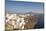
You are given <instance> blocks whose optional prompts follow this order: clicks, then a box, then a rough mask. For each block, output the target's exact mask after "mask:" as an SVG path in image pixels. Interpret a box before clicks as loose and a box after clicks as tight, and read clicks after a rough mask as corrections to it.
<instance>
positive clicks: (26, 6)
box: [6, 1, 43, 13]
mask: <svg viewBox="0 0 46 31" xmlns="http://www.w3.org/2000/svg"><path fill="white" fill-rule="evenodd" d="M6 12H11V13H14V12H16V13H26V12H36V13H43V3H38V2H18V1H6Z"/></svg>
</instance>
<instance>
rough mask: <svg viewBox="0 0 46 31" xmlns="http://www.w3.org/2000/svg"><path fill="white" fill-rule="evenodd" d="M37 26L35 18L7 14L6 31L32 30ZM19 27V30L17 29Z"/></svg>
mask: <svg viewBox="0 0 46 31" xmlns="http://www.w3.org/2000/svg"><path fill="white" fill-rule="evenodd" d="M36 24H37V18H36V17H35V16H31V15H29V14H27V15H16V14H8V15H7V14H6V24H5V25H6V30H9V29H10V30H13V29H15V30H16V29H32V28H34V26H35V25H36ZM17 27H18V28H17Z"/></svg>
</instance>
